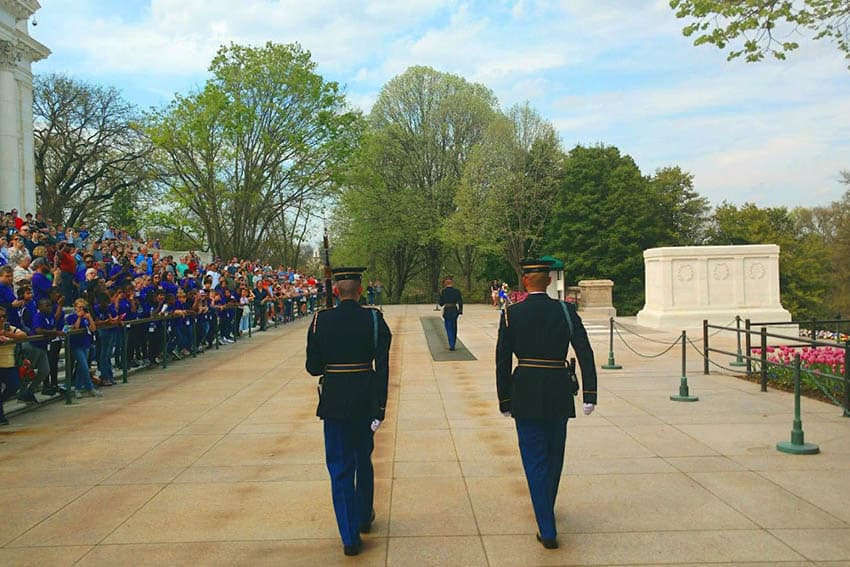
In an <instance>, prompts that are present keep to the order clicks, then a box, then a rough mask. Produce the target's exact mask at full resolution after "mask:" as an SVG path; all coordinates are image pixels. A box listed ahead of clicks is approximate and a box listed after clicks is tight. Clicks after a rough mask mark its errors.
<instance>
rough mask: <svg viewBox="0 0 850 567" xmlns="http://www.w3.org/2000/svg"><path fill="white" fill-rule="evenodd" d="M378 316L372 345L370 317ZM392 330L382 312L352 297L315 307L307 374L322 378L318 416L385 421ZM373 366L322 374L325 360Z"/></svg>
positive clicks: (324, 371) (308, 344)
mask: <svg viewBox="0 0 850 567" xmlns="http://www.w3.org/2000/svg"><path fill="white" fill-rule="evenodd" d="M373 312H374V313H375V314H376V315H377V322H378V341H377V348H376V347H375V344H374V333H373V328H374V326H373V316H372V313H373ZM391 340H392V334H391V333H390V329H389V327H388V326H387V324H386V322H384V317H383V314H382V313H381V312H380V311H377V310H375V309H370V308H364V307H361V306H360V305H359V304H358V303H357V302H356V301H353V300H346V301H342V302H340V304H339V305H338V306H336V307H335V308H333V309H326V310H324V311H319V312H317V313H316V315H315V316H314V317H313V321H312V323H311V325H310V330H309V331H308V332H307V365H306V366H307V372H309V373H310V374H312V375H313V376H322V379H321V384H322V387H321V395H320V396H319V407H318V408H317V409H316V415H318V416H319V417H321V418H322V419H324V418H333V419H356V418H372V419H380V420H382V421H383V419H384V411H385V409H386V406H387V386H388V380H389V353H390V341H391ZM372 361H374V369H373V370H365V371H357V372H326V365H328V364H351V363H371V362H372Z"/></svg>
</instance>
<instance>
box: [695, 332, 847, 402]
mask: <svg viewBox="0 0 850 567" xmlns="http://www.w3.org/2000/svg"><path fill="white" fill-rule="evenodd" d="M795 324H796V323H791V322H788V321H779V322H767V323H763V322H759V323H752V322H751V321H750V320H749V319H747V320H746V321H745V326H744V328H743V329H741V328H740V325H738V326H736V327H727V326H720V325H710V324H709V323H708V321H703V358H704V366H703V373H704V374H708V373H709V363H711V364H715V365H716V366H720V365H718V364H717V363H716V362H714V361H711V360H710V355H711V353H716V354H723V355H728V356H734V357H736V362H740V361H742V360H744V361H745V362H744V366H745V367H746V374H747V375H748V376H752V375H753V374H755V370H754V363H755V364H757V365H758V374H759V383H760V386H761V391H762V392H766V391H767V386H768V382H769V376H770V374H771V369H773V370H774V374H775V370H777V369H783V370H784V371H785V372H786V373H788V374H791V373H793V372H794V365H793V364H792V362H791V361H790V360H789V361H787V362H782V361H780V360H778V359H775V358H774V359H773V360H771V358H770V357H769V356H768V354H769V351H770V349H771V348H773V347H772V344H771V343H773V344H775V343H776V342H777V341H781V342H782V344H783V345H784V346H785V347H788V348H799V347H808V348H813V349H816V348H821V347H829V348H837V349H841V350H843V351H844V361H843V366H844V372H843V373H842V374H834V373H831V372H824V371H822V370H819V369H816V368H811V367H808V368H801V371H800V372H801V375H802V376H803V377H804V378H808V379H809V380H810V381H811V382H812V383H813V384H814V385H815V387H817V388H818V390H820V391H821V392H822V393H823V394H824V396H826V397H827V398H828V399H829V400H830V401H832V402H833V403H834V404H835V405H837V406H839V407H842V409H843V411H844V416H845V417H850V341H846V340H845V341H844V342H841V343H839V342H836V341H832V340H828V339H817V338H807V337H801V336H791V335H785V334H781V333H776V332H769V331H768V328H769V327H770V326H789V325H795ZM755 326H758V329H757V330H756V329H755V328H754V327H755ZM709 329H714V330H717V331H718V332H723V331H727V332H734V333H736V335H737V343H738V349H737V352H734V353H733V352H730V351H727V350H724V349H721V348H717V347H712V346H711V344H710V342H709V339H710V334H709ZM742 335H743V337H744V338H745V341H744V342H745V344H746V346H745V348H744V349H743V350H742V348H741V337H742ZM754 340H757V341H758V346H757V347H756V346H753V341H754ZM754 353H756V354H757V356H754ZM827 384H828V385H831V386H832V387H829V386H827ZM842 385H843V396H842V395H836V390H838V389H840V388H841V386H842ZM841 398H843V399H841Z"/></svg>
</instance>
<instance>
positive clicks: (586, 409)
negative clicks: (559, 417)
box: [583, 404, 596, 415]
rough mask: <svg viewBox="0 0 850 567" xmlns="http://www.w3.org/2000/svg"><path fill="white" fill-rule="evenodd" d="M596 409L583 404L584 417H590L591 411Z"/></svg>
mask: <svg viewBox="0 0 850 567" xmlns="http://www.w3.org/2000/svg"><path fill="white" fill-rule="evenodd" d="M595 408H596V405H594V404H584V407H583V409H584V415H590V414H592V413H593V410H594V409H595Z"/></svg>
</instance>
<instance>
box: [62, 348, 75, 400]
mask: <svg viewBox="0 0 850 567" xmlns="http://www.w3.org/2000/svg"><path fill="white" fill-rule="evenodd" d="M64 348H65V403H66V404H69V405H70V404H72V403H74V402H73V398H74V391H73V388H72V386H71V377H72V375H73V374H74V373H73V367H72V364H71V361H72V360H73V357H72V356H71V335H68V334H66V335H65V345H64Z"/></svg>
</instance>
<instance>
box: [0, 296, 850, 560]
mask: <svg viewBox="0 0 850 567" xmlns="http://www.w3.org/2000/svg"><path fill="white" fill-rule="evenodd" d="M497 313H498V312H497V311H495V310H494V309H492V308H489V307H486V306H475V305H472V306H467V308H466V310H465V314H464V316H463V317H462V319H461V321H460V338H461V340H462V341H463V343H464V344H465V345H466V347H468V349H469V350H470V351H471V352H472V353H473V354H474V355H475V356H476V357H477V360H472V361H461V362H434V361H433V360H432V357H431V354H430V352H429V350H428V347H427V343H426V340H425V336H424V334H423V330H422V325H421V323H420V317H431V316H436V315H438V313H435V312H434V311H433V307H432V306H430V305H428V306H389V307H386V308H385V316H386V318H387V321H388V323H389V325H390V327H391V328H392V331H393V335H394V338H393V345H392V352H391V385H390V395H389V404H388V412H387V420H386V422H385V423H384V425H383V427H382V428H381V429H380V430H379V432H378V434H377V436H376V450H375V455H374V461H375V476H376V498H375V504H376V512H377V519H376V521H375V524H374V529H373V531H372V533H371V534H369V535H367V536H365V537H364V540H365V545H364V549H363V552H362V554H361V555H360V556H358V557H344V556H343V554H342V546H341V543H340V541H339V536H338V534H337V529H336V524H335V522H334V516H333V512H332V507H331V499H330V489H329V481H328V477H327V472H326V470H325V466H324V461H323V451H322V446H323V445H322V434H321V425H320V422H319V421H318V419H317V418H316V417H315V406H316V391H315V379H314V378H310V377H309V376H308V375H307V374H306V372H305V371H304V344H305V332H306V325H307V323H306V321H301V322H298V323H295V324H292V325H287V326H284V327H280V328H279V329H272V330H269V331H268V332H266V333H260V334H258V336H255V337H254V338H252V339H250V340H245V341H240V342H239V343H237V344H236V345H232V346H229V347H223V348H222V349H221V350H219V351H213V352H209V353H206V354H203V355H202V356H199V357H198V358H197V359H195V360H186V361H182V362H179V363H175V364H174V365H172V366H171V367H169V369H168V370H166V371H163V370H161V369H156V370H149V371H145V372H142V373H138V374H134V375H132V376H131V383H130V384H127V385H120V386H116V387H113V388H110V389H108V390H106V391H105V396H104V397H103V398H100V399H83V400H80V401H78V402H77V403H75V404H74V405H72V406H64V405H62V404H52V405H51V406H49V407H47V408H43V409H41V410H39V411H35V412H31V413H27V414H25V415H19V416H16V417H15V418H14V419H13V423H12V426H11V427H6V428H3V429H2V430H0V518H2V521H0V565H3V566H12V565H51V566H60V565H109V566H114V565H193V566H205V565H336V564H340V565H405V566H418V565H429V564H430V565H464V566H474V565H662V564H663V565H671V564H675V565H713V566H717V565H750V566H755V565H781V566H787V567H792V566H794V567H796V566H799V565H830V566H835V567H837V566H839V565H843V566H848V565H850V505H848V491H849V490H850V483H848V480H850V419H847V418H843V417H841V411H840V410H839V409H838V408H836V407H834V406H830V405H827V404H824V403H820V402H816V401H811V400H807V399H805V400H804V401H803V425H804V429H805V433H806V440H807V441H812V442H814V443H818V444H819V445H820V447H821V451H822V452H821V454H819V455H815V456H791V455H785V454H782V453H778V452H777V451H776V450H775V448H774V446H775V443H776V442H777V441H782V440H787V439H788V438H789V433H790V429H791V422H792V417H793V400H792V397H791V395H789V394H787V393H784V392H778V391H770V392H767V393H761V392H759V391H758V386H757V385H756V384H753V383H750V382H746V381H743V380H739V379H736V378H733V377H729V376H723V375H719V374H713V375H711V376H703V375H702V374H701V373H699V371H700V370H701V361H700V360H698V359H696V357H694V356H690V354H691V353H693V351H691V352H690V353H689V367H690V369H689V372H688V375H689V383H690V387H691V393H692V394H694V395H697V396H699V398H700V401H698V402H695V403H676V402H672V401H670V400H669V396H670V394H674V393H677V392H678V385H679V378H680V375H681V370H680V360H681V359H680V351H679V350H678V349H674V350H673V351H672V352H670V353H668V354H667V355H665V356H662V357H660V358H657V359H651V360H649V359H642V358H639V357H637V356H636V355H634V354H631V353H630V352H629V351H627V350H626V349H625V348H622V345H618V346H617V347H616V350H617V362H618V363H620V364H622V365H623V367H624V368H623V369H622V370H616V371H614V370H612V371H606V370H600V380H599V391H600V394H599V407H598V409H597V411H596V412H595V413H594V414H593V415H592V416H590V417H585V416H580V417H579V418H578V419H575V420H571V421H570V425H569V433H568V442H567V457H566V465H565V471H564V478H563V479H562V483H561V491H560V497H559V500H558V506H557V519H558V526H559V532H560V534H559V539H560V543H561V548H560V549H558V550H555V551H550V550H545V549H543V548H542V547H541V546H540V545H539V544H538V543H537V542H536V541H535V538H534V534H535V531H536V528H535V524H534V518H533V515H532V509H531V504H530V501H529V497H528V491H527V488H526V485H525V480H524V477H523V475H522V469H521V464H520V459H519V455H518V451H517V446H516V435H515V432H514V430H513V422H512V420H509V419H506V418H503V417H502V416H501V415H500V414H499V412H498V408H497V404H496V395H495V392H494V381H495V380H494V370H493V358H494V355H493V352H494V344H495V338H496V327H497ZM597 323H598V322H590V321H589V322H588V326H589V327H590V328H591V336H592V339H593V343H594V346H595V350H596V359H597V364H604V363H605V362H606V359H607V333H606V332H605V329H604V327H603V326H602V325H598V324H597ZM647 336H648V338H650V339H652V340H657V341H662V342H663V341H665V340H668V339H670V340H673V339H675V333H651V334H649V335H647ZM627 338H628V340H629V341H630V342H631V343H632V345H633V346H634V347H635V348H636V350H638V351H639V352H642V353H644V354H652V353H656V352H659V351H660V350H661V349H662V348H663V346H662V345H661V344H660V343H657V342H650V341H647V340H644V339H639V338H637V337H627ZM718 339H719V338H718Z"/></svg>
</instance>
